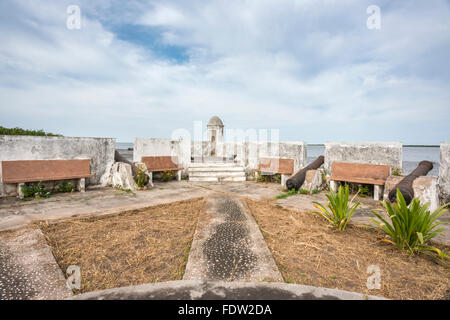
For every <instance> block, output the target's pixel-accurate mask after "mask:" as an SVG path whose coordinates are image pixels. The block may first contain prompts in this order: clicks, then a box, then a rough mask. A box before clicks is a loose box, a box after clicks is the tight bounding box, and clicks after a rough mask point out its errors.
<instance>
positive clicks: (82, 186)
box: [77, 178, 86, 192]
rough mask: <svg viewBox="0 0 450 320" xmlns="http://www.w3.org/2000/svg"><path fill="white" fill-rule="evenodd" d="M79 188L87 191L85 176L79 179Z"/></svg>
mask: <svg viewBox="0 0 450 320" xmlns="http://www.w3.org/2000/svg"><path fill="white" fill-rule="evenodd" d="M77 190H78V191H80V192H85V191H86V179H85V178H81V179H78V182H77Z"/></svg>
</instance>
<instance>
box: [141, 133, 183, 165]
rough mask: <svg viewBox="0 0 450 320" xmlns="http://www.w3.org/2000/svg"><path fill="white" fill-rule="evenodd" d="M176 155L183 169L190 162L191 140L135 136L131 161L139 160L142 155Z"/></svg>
mask: <svg viewBox="0 0 450 320" xmlns="http://www.w3.org/2000/svg"><path fill="white" fill-rule="evenodd" d="M151 156H172V157H178V164H179V166H181V167H183V168H184V171H186V169H187V168H188V166H189V164H190V163H191V142H190V141H188V140H174V139H159V138H151V139H150V138H149V139H147V138H136V139H134V152H133V161H134V162H141V158H142V157H151Z"/></svg>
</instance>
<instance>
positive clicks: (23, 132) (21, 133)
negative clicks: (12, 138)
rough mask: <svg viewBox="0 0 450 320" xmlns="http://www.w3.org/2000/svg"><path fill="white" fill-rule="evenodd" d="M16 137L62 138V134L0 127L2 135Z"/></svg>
mask: <svg viewBox="0 0 450 320" xmlns="http://www.w3.org/2000/svg"><path fill="white" fill-rule="evenodd" d="M3 134H4V135H16V136H47V137H53V136H57V137H59V136H61V135H60V134H53V133H47V132H44V130H26V129H22V128H17V127H16V128H5V127H2V126H0V135H3Z"/></svg>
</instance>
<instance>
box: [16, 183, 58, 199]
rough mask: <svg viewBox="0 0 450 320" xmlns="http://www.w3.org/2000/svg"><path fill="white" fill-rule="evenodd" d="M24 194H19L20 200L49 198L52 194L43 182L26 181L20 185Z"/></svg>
mask: <svg viewBox="0 0 450 320" xmlns="http://www.w3.org/2000/svg"><path fill="white" fill-rule="evenodd" d="M20 189H21V190H22V193H23V196H22V197H21V196H17V198H18V199H20V200H31V199H33V198H34V199H42V198H48V197H50V195H51V194H52V192H51V191H50V190H47V189H46V188H45V186H44V185H43V184H42V182H38V183H24V184H21V185H20Z"/></svg>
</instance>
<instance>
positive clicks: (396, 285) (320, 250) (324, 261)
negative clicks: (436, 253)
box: [247, 199, 450, 300]
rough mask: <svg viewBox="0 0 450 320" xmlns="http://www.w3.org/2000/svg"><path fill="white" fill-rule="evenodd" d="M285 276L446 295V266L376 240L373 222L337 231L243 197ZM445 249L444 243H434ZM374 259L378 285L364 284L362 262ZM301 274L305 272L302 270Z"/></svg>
mask: <svg viewBox="0 0 450 320" xmlns="http://www.w3.org/2000/svg"><path fill="white" fill-rule="evenodd" d="M247 203H248V205H249V208H250V209H251V211H252V214H253V216H254V217H255V220H256V221H257V223H258V225H259V227H260V228H261V229H262V230H264V232H263V235H264V238H265V240H266V243H267V245H268V247H269V249H270V250H271V252H272V254H273V256H274V258H275V261H276V263H277V265H278V267H279V270H280V272H281V274H282V276H283V278H284V279H285V281H286V282H292V281H293V282H295V283H297V284H304V285H311V286H321V287H327V288H336V289H341V290H348V291H355V292H360V293H362V294H366V295H379V296H384V297H387V298H391V299H419V300H424V299H446V300H448V299H450V269H449V268H448V267H446V266H444V265H443V264H441V263H437V262H436V260H435V259H433V258H431V257H429V256H426V255H424V254H417V255H414V256H412V255H409V254H406V253H403V252H400V251H398V250H397V249H396V248H395V247H394V246H392V245H390V244H387V243H384V242H381V241H379V240H377V230H376V229H375V228H367V227H366V228H362V227H359V226H357V225H353V224H351V223H350V224H348V226H347V229H346V230H345V231H337V230H336V229H334V228H333V227H332V226H331V225H329V223H328V222H327V221H325V220H324V219H321V218H320V217H317V216H315V215H311V214H310V213H308V212H299V211H294V210H288V209H284V208H280V207H279V206H278V207H277V206H274V205H272V204H271V203H270V202H261V201H253V200H249V199H248V200H247ZM434 246H436V247H439V248H440V249H441V250H444V251H446V252H448V251H449V249H450V246H445V245H442V244H438V243H434ZM370 265H378V266H379V267H380V270H381V289H379V290H369V289H368V288H367V286H366V283H367V278H368V276H369V275H370V274H368V273H367V268H368V266H370ZM305 275H307V276H305Z"/></svg>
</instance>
